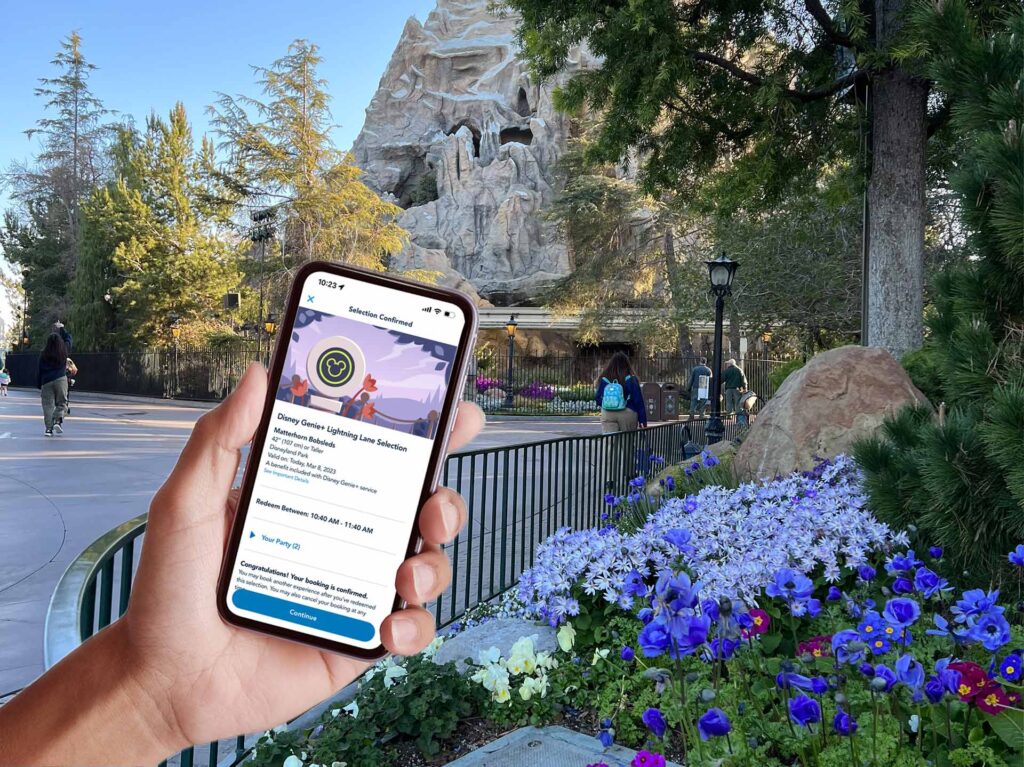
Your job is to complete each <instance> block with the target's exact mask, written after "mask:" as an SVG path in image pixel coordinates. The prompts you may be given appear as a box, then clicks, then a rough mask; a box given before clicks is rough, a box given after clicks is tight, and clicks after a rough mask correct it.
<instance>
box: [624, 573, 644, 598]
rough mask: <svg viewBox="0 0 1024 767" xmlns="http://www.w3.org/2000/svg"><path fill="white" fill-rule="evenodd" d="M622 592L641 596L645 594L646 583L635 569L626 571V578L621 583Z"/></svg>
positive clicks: (632, 595)
mask: <svg viewBox="0 0 1024 767" xmlns="http://www.w3.org/2000/svg"><path fill="white" fill-rule="evenodd" d="M622 593H623V594H626V595H628V596H631V597H642V596H645V595H646V594H647V584H646V583H644V577H643V576H642V575H640V573H639V572H638V571H637V570H630V571H629V572H628V573H626V579H625V581H623V584H622Z"/></svg>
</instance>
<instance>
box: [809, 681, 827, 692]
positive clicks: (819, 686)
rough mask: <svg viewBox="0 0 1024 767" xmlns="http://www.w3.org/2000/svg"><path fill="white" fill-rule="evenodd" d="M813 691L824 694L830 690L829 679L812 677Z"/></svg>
mask: <svg viewBox="0 0 1024 767" xmlns="http://www.w3.org/2000/svg"><path fill="white" fill-rule="evenodd" d="M811 692H813V693H814V694H815V695H824V694H825V693H826V692H828V680H827V679H825V678H824V677H820V676H816V677H814V678H813V679H811Z"/></svg>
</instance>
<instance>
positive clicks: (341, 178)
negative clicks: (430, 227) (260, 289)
mask: <svg viewBox="0 0 1024 767" xmlns="http://www.w3.org/2000/svg"><path fill="white" fill-rule="evenodd" d="M321 62H322V57H321V56H320V53H319V51H318V49H317V46H316V45H313V44H311V43H309V42H307V41H305V40H296V41H295V42H293V43H292V44H291V45H290V46H289V47H288V54H287V55H286V56H284V57H283V58H280V59H278V60H277V61H275V62H274V63H273V64H272V65H271V66H270V67H266V68H264V67H257V68H255V71H256V73H257V76H258V80H257V83H258V85H259V87H260V90H261V91H262V100H260V99H257V98H251V97H246V96H238V97H231V96H227V95H222V96H221V98H220V99H219V101H218V103H217V106H216V107H215V108H213V109H212V110H211V112H212V114H213V125H214V126H215V127H216V129H217V131H218V132H219V134H220V136H221V138H222V139H223V142H224V144H223V147H224V148H226V149H227V150H228V152H229V154H230V161H229V163H228V166H227V170H225V172H224V174H223V179H224V181H225V185H226V187H227V188H229V189H232V190H234V192H235V194H237V195H238V196H239V197H240V198H241V199H242V201H244V202H246V203H248V204H250V205H254V206H256V205H272V206H274V207H275V208H276V209H277V210H278V221H279V223H281V224H282V226H283V242H284V245H283V255H282V259H281V260H282V261H283V264H284V267H285V270H287V269H290V268H292V267H294V266H297V265H299V264H302V263H304V262H307V261H311V260H314V259H326V260H330V261H341V262H345V263H350V264H355V265H357V266H363V267H366V268H370V269H383V268H384V266H385V262H386V257H387V255H388V254H389V253H395V252H397V251H399V250H400V249H401V248H402V246H403V244H404V237H405V235H404V231H403V230H402V229H401V228H400V227H399V226H398V225H397V224H396V223H395V222H394V219H395V217H396V216H397V214H398V213H399V212H400V211H399V209H398V208H397V207H396V206H394V205H391V204H389V203H386V202H384V201H383V200H381V199H380V198H379V197H378V196H377V195H376V194H375V193H374V192H373V191H371V190H370V189H369V188H368V187H367V186H366V185H365V184H363V183H362V181H361V180H360V178H361V176H362V172H361V171H360V170H359V168H358V167H356V165H355V164H354V162H353V159H352V157H351V156H350V155H349V154H348V153H347V152H344V151H342V150H339V149H338V148H337V147H336V146H335V145H334V142H333V139H332V136H331V134H332V128H333V123H332V119H331V114H330V96H329V94H328V93H327V89H326V85H327V84H326V82H325V81H324V80H323V79H322V78H320V76H319V75H318V72H317V70H318V67H319V65H320V64H321Z"/></svg>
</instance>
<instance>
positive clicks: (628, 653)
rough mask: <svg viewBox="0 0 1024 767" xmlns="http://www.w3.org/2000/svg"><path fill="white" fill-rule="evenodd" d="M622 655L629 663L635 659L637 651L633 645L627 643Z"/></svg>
mask: <svg viewBox="0 0 1024 767" xmlns="http://www.w3.org/2000/svg"><path fill="white" fill-rule="evenodd" d="M620 655H621V657H622V660H624V661H626V663H629V662H630V661H632V660H633V658H635V657H636V652H635V651H634V650H633V648H632V647H630V646H629V645H626V646H625V647H623V648H622V652H621V653H620Z"/></svg>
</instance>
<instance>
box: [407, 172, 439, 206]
mask: <svg viewBox="0 0 1024 767" xmlns="http://www.w3.org/2000/svg"><path fill="white" fill-rule="evenodd" d="M410 199H411V204H412V205H426V204H427V203H428V202H433V201H434V200H436V199H437V171H435V170H431V171H427V172H426V173H424V174H423V175H422V176H420V177H419V178H418V179H416V185H415V186H414V187H413V188H412V192H410Z"/></svg>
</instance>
